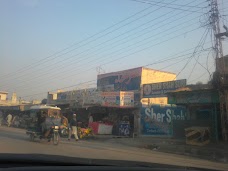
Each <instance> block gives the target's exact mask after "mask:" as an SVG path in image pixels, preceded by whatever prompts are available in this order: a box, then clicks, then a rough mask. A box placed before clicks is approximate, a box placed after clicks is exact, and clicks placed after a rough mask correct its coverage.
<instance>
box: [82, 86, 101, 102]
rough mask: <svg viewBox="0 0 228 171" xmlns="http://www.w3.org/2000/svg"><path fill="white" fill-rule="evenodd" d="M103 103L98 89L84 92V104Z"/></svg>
mask: <svg viewBox="0 0 228 171" xmlns="http://www.w3.org/2000/svg"><path fill="white" fill-rule="evenodd" d="M100 104H101V93H100V92H97V91H96V89H91V90H87V91H86V92H85V93H84V97H83V105H84V106H89V105H100Z"/></svg>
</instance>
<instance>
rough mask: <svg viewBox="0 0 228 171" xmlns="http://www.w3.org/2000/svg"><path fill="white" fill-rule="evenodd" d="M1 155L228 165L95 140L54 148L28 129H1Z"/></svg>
mask: <svg viewBox="0 0 228 171" xmlns="http://www.w3.org/2000/svg"><path fill="white" fill-rule="evenodd" d="M0 153H17V154H21V153H22V154H51V155H64V156H70V157H81V158H94V159H112V160H127V161H142V162H152V163H161V164H169V165H178V166H188V167H199V168H210V169H219V170H228V163H217V162H212V161H207V160H201V159H196V158H191V157H188V156H181V155H175V154H167V153H162V152H157V151H150V150H146V149H140V148H133V147H127V146H124V145H120V144H115V143H108V142H99V141H95V140H80V141H78V142H75V141H73V139H72V141H70V142H69V141H67V139H64V138H62V139H61V142H60V144H59V145H57V146H55V145H53V144H52V143H48V142H47V141H44V140H42V141H39V140H37V141H36V142H30V141H29V137H28V136H27V135H26V134H25V130H23V129H16V128H8V127H0Z"/></svg>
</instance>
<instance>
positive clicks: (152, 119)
mask: <svg viewBox="0 0 228 171" xmlns="http://www.w3.org/2000/svg"><path fill="white" fill-rule="evenodd" d="M173 120H186V109H185V108H184V107H178V106H174V107H173V106H171V105H165V106H160V105H152V106H150V107H146V106H143V107H142V108H141V128H142V129H141V131H142V134H143V135H154V136H171V135H172V121H173Z"/></svg>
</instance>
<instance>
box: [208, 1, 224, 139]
mask: <svg viewBox="0 0 228 171" xmlns="http://www.w3.org/2000/svg"><path fill="white" fill-rule="evenodd" d="M210 6H211V11H210V12H211V16H210V24H211V26H212V29H213V33H214V42H213V49H214V53H215V57H216V70H215V73H216V75H215V77H217V78H215V79H216V82H217V84H218V89H219V101H220V115H221V128H222V137H223V140H225V141H228V98H227V97H228V88H227V87H226V86H225V84H226V77H225V76H226V72H225V71H226V68H225V58H224V56H223V49H222V40H221V38H222V37H223V36H227V37H228V29H227V27H226V26H223V27H224V29H225V30H226V32H224V33H221V32H220V22H219V10H218V2H217V0H210ZM216 117H217V116H216Z"/></svg>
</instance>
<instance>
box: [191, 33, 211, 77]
mask: <svg viewBox="0 0 228 171" xmlns="http://www.w3.org/2000/svg"><path fill="white" fill-rule="evenodd" d="M208 33H209V29H208V31H207V33H206V35H205V37H204V40H203V42H202V44H201V45H200V46H201V50H203V46H204V43H205V41H206V38H207V35H208ZM199 56H200V54H199V55H198V57H197V59H196V58H195V55H194V56H193V57H194V59H195V61H196V62H195V64H194V66H193V68H192V70H191V72H190V74H189V76H188V79H190V77H191V75H192V73H193V71H194V69H195V67H196V65H197V63H198V64H200V63H199V61H198V60H199ZM200 65H201V64H200ZM201 66H202V65H201Z"/></svg>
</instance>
